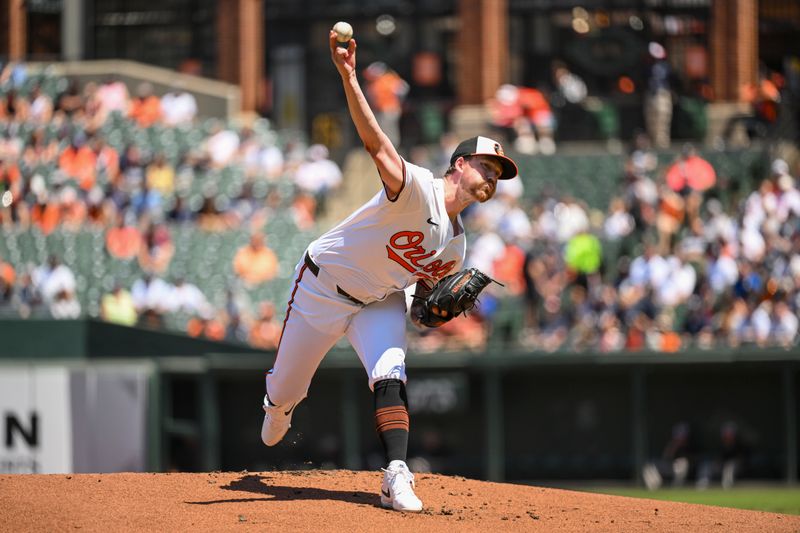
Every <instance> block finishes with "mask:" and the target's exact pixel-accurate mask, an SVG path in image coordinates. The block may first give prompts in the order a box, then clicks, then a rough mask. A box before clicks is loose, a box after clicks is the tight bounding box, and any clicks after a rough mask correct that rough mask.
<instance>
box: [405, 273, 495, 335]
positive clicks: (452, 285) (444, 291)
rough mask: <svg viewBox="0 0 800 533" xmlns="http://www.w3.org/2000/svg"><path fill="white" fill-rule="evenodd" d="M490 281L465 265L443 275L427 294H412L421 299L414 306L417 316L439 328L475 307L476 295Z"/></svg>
mask: <svg viewBox="0 0 800 533" xmlns="http://www.w3.org/2000/svg"><path fill="white" fill-rule="evenodd" d="M493 281H494V280H493V279H492V278H490V277H489V276H487V275H486V274H484V273H483V272H481V271H480V270H478V269H477V268H468V269H466V270H462V271H461V272H457V273H455V274H451V275H450V276H447V277H444V278H442V279H441V280H439V282H438V283H437V284H436V285H434V286H433V289H431V292H430V293H428V295H427V296H424V297H423V296H415V297H416V298H418V299H419V300H420V301H419V302H418V305H416V306H415V308H416V318H417V320H418V321H419V322H420V323H421V324H423V325H425V326H428V327H429V328H436V327H439V326H441V325H442V324H444V323H445V322H448V321H450V320H452V319H453V318H455V317H457V316H458V315H460V314H461V313H463V312H464V311H468V310H470V309H472V308H473V307H475V301H476V300H477V299H478V295H479V294H480V293H481V291H482V290H483V289H485V288H486V286H487V285H489V284H490V283H492V282H493ZM494 282H495V283H497V284H498V285H502V283H499V282H497V281H494Z"/></svg>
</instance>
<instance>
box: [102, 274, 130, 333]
mask: <svg viewBox="0 0 800 533" xmlns="http://www.w3.org/2000/svg"><path fill="white" fill-rule="evenodd" d="M100 317H101V318H102V319H103V320H105V321H106V322H111V323H113V324H121V325H123V326H133V325H135V324H136V321H137V319H138V315H137V313H136V307H135V306H134V305H133V297H132V296H131V293H130V292H128V290H127V289H125V288H123V287H122V285H121V284H120V283H119V282H116V283H114V288H113V290H112V291H111V292H110V293H108V294H105V295H103V298H102V300H101V301H100Z"/></svg>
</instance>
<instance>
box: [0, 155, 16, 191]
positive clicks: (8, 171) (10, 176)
mask: <svg viewBox="0 0 800 533" xmlns="http://www.w3.org/2000/svg"><path fill="white" fill-rule="evenodd" d="M19 177H20V172H19V166H17V164H16V163H11V162H6V161H3V160H0V183H5V184H6V186H8V185H11V184H12V183H17V182H18V181H19ZM6 188H8V187H6Z"/></svg>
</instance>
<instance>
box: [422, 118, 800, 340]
mask: <svg viewBox="0 0 800 533" xmlns="http://www.w3.org/2000/svg"><path fill="white" fill-rule="evenodd" d="M634 144H635V145H634V147H633V148H632V150H631V151H630V153H629V154H628V156H627V158H626V163H625V169H624V176H623V177H622V179H621V180H619V189H618V190H617V191H616V194H615V195H614V197H613V198H612V200H611V202H610V205H609V206H608V208H607V210H605V211H604V212H602V211H600V210H596V209H591V208H589V207H588V205H587V204H586V202H584V201H582V200H580V199H578V198H575V197H573V196H570V195H567V194H563V195H558V194H554V195H551V196H548V197H543V198H537V199H536V200H535V201H533V202H530V201H528V200H527V199H526V198H525V196H524V190H523V185H524V182H523V181H522V180H509V181H507V182H500V184H499V186H498V190H497V194H496V196H495V197H494V198H493V199H492V200H490V201H489V202H487V203H485V204H480V205H477V206H475V207H474V209H472V210H470V211H468V212H467V214H466V217H465V223H466V224H467V226H468V229H469V230H470V231H468V235H470V236H471V238H472V243H471V245H470V246H469V247H468V251H467V253H468V257H467V266H475V267H477V268H479V269H481V270H483V271H485V272H487V273H489V274H490V275H491V276H492V277H494V278H495V279H497V280H499V281H501V282H503V283H504V284H505V287H500V286H499V285H492V286H490V288H489V289H487V291H486V292H485V293H484V295H482V297H481V300H482V302H481V304H480V306H479V307H478V308H477V310H476V311H475V312H473V313H472V314H471V315H469V316H468V317H467V318H466V319H461V320H459V321H453V322H451V323H450V324H448V325H446V326H444V327H443V328H440V329H439V330H436V331H426V332H423V333H422V334H421V335H419V336H418V337H417V338H416V339H414V341H413V342H414V344H415V347H416V348H417V349H418V350H423V351H426V350H427V351H434V350H442V349H473V350H479V351H480V350H484V349H485V348H486V347H487V345H488V344H491V343H492V342H495V341H498V342H509V341H510V342H519V343H521V344H522V345H523V346H525V347H527V348H530V349H534V350H543V351H547V352H555V351H585V350H591V351H600V352H614V351H620V350H624V351H639V350H652V351H659V352H676V351H679V350H682V349H686V348H690V347H696V348H699V349H704V350H708V349H713V348H717V347H720V346H726V347H737V346H742V345H754V346H758V347H765V346H781V347H785V348H788V347H792V346H794V345H795V344H796V342H797V334H798V318H797V312H798V308H799V307H800V231H799V230H800V190H798V187H797V182H796V180H795V178H794V176H793V173H792V172H791V170H790V166H789V164H787V162H786V161H784V160H782V159H775V160H774V161H772V163H771V168H770V172H769V175H766V176H763V177H762V178H763V179H759V180H757V181H758V183H759V186H758V188H757V189H756V190H753V191H748V192H747V194H746V195H745V196H742V197H737V196H736V195H729V194H722V193H724V192H726V191H722V190H721V189H723V188H724V187H725V186H724V185H721V184H720V183H718V182H717V176H716V173H715V170H714V168H713V167H712V166H711V165H710V164H709V163H708V162H707V161H705V160H704V159H703V158H702V157H700V156H699V155H698V154H697V153H696V151H695V150H694V148H693V147H692V146H690V145H686V146H684V148H683V151H682V152H681V154H680V155H679V156H678V157H677V158H676V160H675V161H673V162H671V163H670V164H669V165H666V166H665V167H664V168H662V167H660V166H659V165H658V163H657V158H656V154H655V152H654V151H653V150H652V148H651V142H650V139H649V137H648V136H647V135H646V134H644V133H641V134H639V135H638V136H637V138H636V141H635V143H634ZM448 150H450V147H449V146H445V147H444V148H443V149H442V155H443V154H446V153H448ZM417 155H418V156H420V157H425V156H426V155H427V154H426V153H422V152H417ZM437 159H438V160H441V157H436V156H434V157H433V158H431V159H429V160H428V161H427V163H428V164H433V165H435V164H436V160H437ZM417 162H418V163H420V164H423V165H424V164H426V161H424V160H423V161H417Z"/></svg>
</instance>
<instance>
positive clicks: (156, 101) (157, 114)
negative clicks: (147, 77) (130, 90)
mask: <svg viewBox="0 0 800 533" xmlns="http://www.w3.org/2000/svg"><path fill="white" fill-rule="evenodd" d="M130 117H131V118H132V119H133V120H135V121H136V122H137V123H138V124H139V126H141V127H143V128H147V127H149V126H152V125H153V124H155V123H156V122H158V121H160V120H161V99H160V98H159V97H158V96H155V95H154V94H153V86H152V85H151V84H150V83H148V82H144V83H141V84H139V86H138V87H137V88H136V98H134V99H133V100H132V101H131V108H130Z"/></svg>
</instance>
